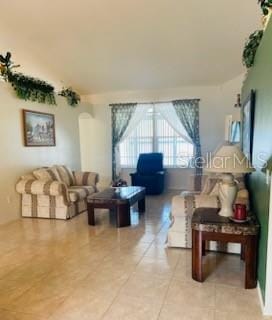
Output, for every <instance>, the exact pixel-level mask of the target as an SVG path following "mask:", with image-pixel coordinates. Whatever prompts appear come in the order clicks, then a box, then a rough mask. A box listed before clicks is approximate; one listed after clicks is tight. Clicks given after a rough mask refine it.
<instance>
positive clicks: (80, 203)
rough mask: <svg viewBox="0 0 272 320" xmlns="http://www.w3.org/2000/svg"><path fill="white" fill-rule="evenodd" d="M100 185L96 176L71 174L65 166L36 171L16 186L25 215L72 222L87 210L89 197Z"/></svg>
mask: <svg viewBox="0 0 272 320" xmlns="http://www.w3.org/2000/svg"><path fill="white" fill-rule="evenodd" d="M97 182H98V174H97V173H94V172H80V171H71V170H70V169H69V168H67V167H66V166H53V167H50V168H40V169H38V170H34V171H33V172H32V173H30V174H27V175H25V176H22V177H21V178H20V180H19V181H18V183H17V184H16V190H17V192H18V193H20V194H21V196H22V216H23V217H32V218H34V217H35V218H48V219H70V218H72V217H74V216H76V215H77V214H79V213H81V212H83V211H86V210H87V196H88V195H91V194H93V193H94V192H96V191H97V189H96V184H97Z"/></svg>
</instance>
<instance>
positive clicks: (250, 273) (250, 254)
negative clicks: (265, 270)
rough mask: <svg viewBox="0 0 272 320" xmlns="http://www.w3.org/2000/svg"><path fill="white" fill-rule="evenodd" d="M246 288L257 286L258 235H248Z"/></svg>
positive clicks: (246, 245) (246, 246)
mask: <svg viewBox="0 0 272 320" xmlns="http://www.w3.org/2000/svg"><path fill="white" fill-rule="evenodd" d="M245 265H246V274H245V288H246V289H253V288H256V286H257V280H256V279H257V236H247V240H246V244H245Z"/></svg>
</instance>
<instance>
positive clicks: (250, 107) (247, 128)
mask: <svg viewBox="0 0 272 320" xmlns="http://www.w3.org/2000/svg"><path fill="white" fill-rule="evenodd" d="M254 108H255V91H253V90H251V92H250V94H249V96H248V97H247V99H246V100H245V102H244V103H243V104H242V149H243V152H244V154H245V155H246V156H247V158H248V159H249V160H250V161H251V160H252V145H253V126H254Z"/></svg>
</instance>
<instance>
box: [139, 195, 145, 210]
mask: <svg viewBox="0 0 272 320" xmlns="http://www.w3.org/2000/svg"><path fill="white" fill-rule="evenodd" d="M138 210H139V212H145V198H142V199H141V200H139V201H138Z"/></svg>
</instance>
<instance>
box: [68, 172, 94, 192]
mask: <svg viewBox="0 0 272 320" xmlns="http://www.w3.org/2000/svg"><path fill="white" fill-rule="evenodd" d="M73 174H74V178H75V184H76V186H93V187H94V188H95V189H96V184H97V183H98V181H99V175H98V174H97V173H96V172H82V171H74V172H73Z"/></svg>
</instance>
